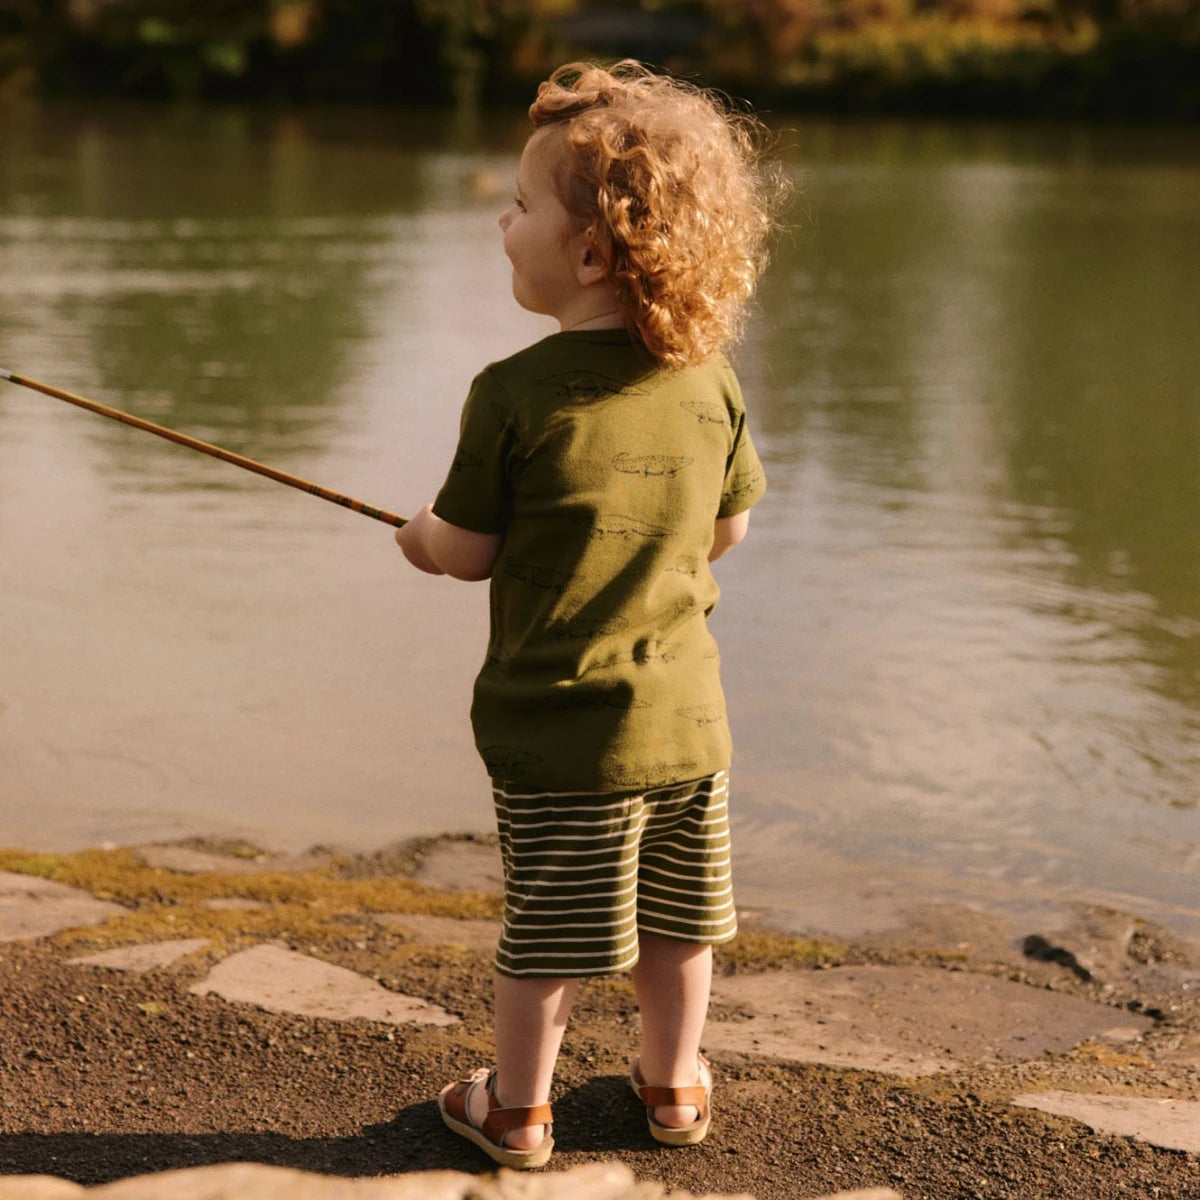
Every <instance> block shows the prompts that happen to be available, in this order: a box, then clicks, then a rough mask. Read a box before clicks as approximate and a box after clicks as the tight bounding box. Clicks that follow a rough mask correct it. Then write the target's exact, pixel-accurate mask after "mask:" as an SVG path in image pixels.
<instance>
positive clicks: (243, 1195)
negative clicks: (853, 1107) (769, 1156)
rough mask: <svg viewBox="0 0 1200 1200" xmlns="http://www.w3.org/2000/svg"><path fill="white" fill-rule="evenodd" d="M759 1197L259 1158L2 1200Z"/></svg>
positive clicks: (874, 1193) (54, 1187)
mask: <svg viewBox="0 0 1200 1200" xmlns="http://www.w3.org/2000/svg"><path fill="white" fill-rule="evenodd" d="M81 1197H86V1198H87V1200H753V1197H751V1196H748V1195H746V1194H745V1193H741V1194H739V1195H736V1196H728V1195H720V1196H718V1195H716V1194H715V1193H708V1194H706V1195H704V1196H698V1197H692V1196H691V1194H690V1193H687V1192H670V1193H667V1192H666V1191H665V1189H664V1188H663V1187H662V1185H661V1184H657V1183H650V1182H645V1181H643V1182H640V1183H639V1182H638V1181H637V1180H636V1179H635V1178H634V1175H633V1172H632V1171H630V1169H629V1168H628V1167H626V1166H624V1165H623V1164H621V1163H615V1162H606V1163H588V1164H586V1165H585V1166H581V1167H575V1168H574V1169H572V1170H570V1171H564V1172H539V1173H536V1174H527V1173H524V1172H517V1171H505V1170H501V1171H499V1172H497V1173H496V1174H495V1175H494V1176H477V1175H467V1174H464V1173H462V1172H460V1171H427V1172H422V1173H418V1174H413V1175H400V1176H394V1177H389V1178H380V1179H343V1178H338V1177H336V1176H328V1175H317V1174H311V1173H309V1172H306V1171H294V1170H291V1169H289V1168H286V1167H270V1166H262V1165H259V1164H257V1163H222V1164H220V1165H218V1166H211V1167H194V1168H189V1169H186V1170H181V1171H163V1172H159V1173H157V1174H153V1175H140V1176H136V1177H134V1178H131V1179H122V1180H119V1181H118V1182H116V1183H108V1184H104V1185H102V1186H100V1187H95V1188H86V1189H85V1188H81V1187H79V1186H78V1185H77V1184H74V1183H68V1182H67V1181H66V1180H62V1179H52V1178H50V1177H48V1176H33V1175H25V1176H16V1177H11V1178H9V1179H0V1200H80V1198H81ZM825 1200H900V1197H899V1196H897V1194H896V1193H895V1192H892V1191H889V1190H887V1189H878V1188H874V1189H869V1190H867V1191H860V1192H843V1193H840V1194H839V1195H838V1196H837V1197H826V1198H825Z"/></svg>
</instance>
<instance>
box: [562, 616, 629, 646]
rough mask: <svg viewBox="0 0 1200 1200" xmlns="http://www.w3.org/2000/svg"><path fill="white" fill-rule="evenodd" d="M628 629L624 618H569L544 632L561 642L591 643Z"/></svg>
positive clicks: (627, 623)
mask: <svg viewBox="0 0 1200 1200" xmlns="http://www.w3.org/2000/svg"><path fill="white" fill-rule="evenodd" d="M628 628H629V622H628V621H627V620H626V619H625V618H624V617H605V618H603V619H588V618H586V617H585V618H580V617H571V618H569V619H568V620H566V621H558V622H556V623H555V624H553V625H548V626H547V627H546V632H547V633H549V634H550V635H551V636H552V637H556V638H558V640H559V641H561V642H569V641H575V640H576V639H578V640H580V641H591V640H592V639H593V638H599V637H611V636H612V635H613V634H614V633H621V632H622V631H623V630H625V629H628Z"/></svg>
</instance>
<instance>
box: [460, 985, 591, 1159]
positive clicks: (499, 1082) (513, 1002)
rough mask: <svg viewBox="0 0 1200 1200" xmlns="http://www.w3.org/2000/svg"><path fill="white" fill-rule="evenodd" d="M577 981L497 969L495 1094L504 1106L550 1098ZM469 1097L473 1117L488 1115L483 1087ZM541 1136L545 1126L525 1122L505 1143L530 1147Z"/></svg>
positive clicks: (527, 1104) (542, 1100)
mask: <svg viewBox="0 0 1200 1200" xmlns="http://www.w3.org/2000/svg"><path fill="white" fill-rule="evenodd" d="M578 986H579V980H578V979H542V978H538V977H534V978H526V979H514V978H512V977H511V976H508V975H501V974H499V973H497V975H496V1098H497V1099H498V1100H499V1101H500V1103H501V1104H502V1105H504V1106H505V1107H506V1108H514V1107H521V1108H524V1107H526V1106H531V1105H535V1104H545V1103H546V1102H547V1101H548V1100H549V1099H550V1084H551V1082H552V1081H553V1078H554V1064H555V1062H556V1060H557V1059H558V1049H559V1046H560V1045H561V1044H562V1038H563V1032H564V1030H565V1029H566V1027H567V1017H568V1016H569V1015H570V1012H571V1004H572V1002H573V1001H574V999H575V993H576V991H577V990H578ZM472 1100H473V1101H474V1104H473V1106H472V1112H471V1116H472V1118H473V1119H474V1120H475V1121H476V1122H478V1123H479V1124H482V1123H483V1119H484V1118H485V1117H486V1116H487V1097H486V1096H485V1095H484V1093H483V1089H482V1088H479V1089H478V1090H477V1091H476V1092H475V1093H474V1095H473V1096H472ZM476 1110H478V1111H476ZM545 1136H546V1128H545V1126H544V1125H526V1126H524V1127H522V1128H519V1129H514V1130H512V1131H511V1132H510V1133H509V1135H508V1137H507V1138H506V1139H505V1145H506V1146H508V1147H509V1148H510V1149H512V1150H532V1149H533V1148H534V1147H535V1146H537V1145H540V1144H541V1141H542V1139H543V1138H544V1137H545Z"/></svg>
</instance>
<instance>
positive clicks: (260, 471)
mask: <svg viewBox="0 0 1200 1200" xmlns="http://www.w3.org/2000/svg"><path fill="white" fill-rule="evenodd" d="M0 379H7V380H8V381H9V382H10V383H16V384H20V385H21V387H27V388H31V389H32V390H33V391H35V392H41V393H42V394H43V395H46V396H52V397H53V398H54V399H55V400H65V401H66V402H67V403H68V404H74V405H75V406H76V407H77V408H83V409H86V410H87V411H88V412H93V413H96V414H98V415H99V416H101V417H108V418H109V419H110V420H113V421H120V422H121V424H123V425H131V426H133V428H134V429H141V430H144V431H145V432H146V433H153V434H154V435H155V436H157V437H160V438H166V439H167V441H169V442H175V443H176V445H179V446H186V447H187V448H188V449H189V450H199V451H200V453H201V454H209V455H211V456H212V457H213V458H219V459H220V460H221V461H222V462H227V463H232V464H233V465H234V466H235V467H241V468H242V469H243V470H246V471H253V472H254V473H255V474H256V475H264V476H266V478H267V479H274V480H275V482H276V483H284V484H287V486H288V487H294V488H298V489H299V490H300V491H302V492H308V494H309V495H310V496H319V497H320V498H321V499H322V500H328V501H329V502H330V503H331V504H338V505H341V507H342V508H348V509H350V511H351V512H357V513H362V515H363V516H364V517H372V518H374V519H375V520H376V521H383V522H384V523H385V524H387V525H395V526H397V527H399V526H401V525H405V524H407V522H408V518H407V517H398V516H397V515H396V514H395V513H390V512H387V511H386V510H384V509H382V508H375V507H374V506H372V505H370V504H364V503H363V502H362V501H361V500H354V499H352V498H351V497H349V496H343V495H341V493H339V492H333V491H330V490H329V488H323V487H321V486H320V485H319V484H316V483H310V482H309V481H308V480H307V479H301V478H300V477H299V476H297V475H289V474H288V473H287V472H286V471H280V470H278V469H277V468H275V467H268V466H267V465H266V464H265V463H260V462H255V461H254V459H252V458H247V457H246V456H245V455H243V454H235V453H234V452H233V451H232V450H223V449H221V447H220V446H213V445H211V444H210V443H209V442H202V441H201V440H200V439H199V438H194V437H190V436H189V435H188V434H186V433H178V432H176V431H175V430H174V429H168V428H167V427H166V426H165V425H156V424H155V423H154V422H153V421H147V420H145V419H143V418H142V417H135V416H133V415H132V414H131V413H127V412H122V411H121V410H120V409H118V408H109V407H108V405H107V404H98V403H97V402H96V401H95V400H87V399H85V398H84V397H83V396H76V395H75V394H74V393H72V392H64V391H63V390H62V389H61V388H56V387H51V386H50V385H49V384H48V383H39V382H38V381H37V380H36V379H29V378H27V377H26V376H24V375H16V374H14V373H13V372H12V371H6V370H4V368H3V367H0Z"/></svg>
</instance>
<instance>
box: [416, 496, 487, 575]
mask: <svg viewBox="0 0 1200 1200" xmlns="http://www.w3.org/2000/svg"><path fill="white" fill-rule="evenodd" d="M501 540H502V539H501V535H500V534H498V533H475V532H474V531H473V530H470V529H461V528H460V527H459V526H457V525H451V524H450V523H449V521H443V520H442V519H441V517H438V516H435V515H434V512H433V505H432V504H427V505H425V507H424V508H423V509H421V511H420V512H419V513H417V515H416V516H415V517H413V518H412V520H411V521H409V522H408V523H407V524H406V525H402V526H401V527H400V528H399V529H397V530H396V541H397V543H398V544H399V546H400V549H401V550H403V551H404V557H405V558H407V559H408V561H409V562H410V563H412V565H413V566H414V567H416V568H417V569H418V570H419V571H425V572H427V573H428V574H430V575H452V576H453V577H454V578H455V579H467V580H476V579H487V578H488V577H489V576H490V575H491V573H492V566H493V565H494V564H495V561H496V555H497V554H499V552H500V542H501Z"/></svg>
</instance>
